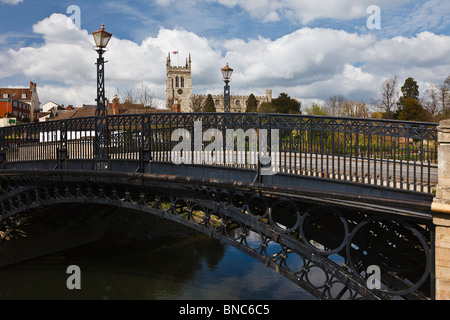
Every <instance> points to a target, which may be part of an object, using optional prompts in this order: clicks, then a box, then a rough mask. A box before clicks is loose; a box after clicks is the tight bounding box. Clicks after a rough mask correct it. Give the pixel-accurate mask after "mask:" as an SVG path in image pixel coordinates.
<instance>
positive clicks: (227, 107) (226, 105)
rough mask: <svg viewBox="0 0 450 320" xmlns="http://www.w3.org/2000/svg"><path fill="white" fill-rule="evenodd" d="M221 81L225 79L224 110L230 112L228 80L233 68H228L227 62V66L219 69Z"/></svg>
mask: <svg viewBox="0 0 450 320" xmlns="http://www.w3.org/2000/svg"><path fill="white" fill-rule="evenodd" d="M221 71H222V76H223V81H225V88H224V95H223V98H224V107H223V111H224V112H230V111H231V110H230V109H231V96H230V81H231V75H232V74H233V69H231V68H230V66H229V65H228V63H227V66H226V67H225V68H222V69H221Z"/></svg>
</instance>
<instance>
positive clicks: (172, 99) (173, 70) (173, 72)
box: [166, 53, 192, 112]
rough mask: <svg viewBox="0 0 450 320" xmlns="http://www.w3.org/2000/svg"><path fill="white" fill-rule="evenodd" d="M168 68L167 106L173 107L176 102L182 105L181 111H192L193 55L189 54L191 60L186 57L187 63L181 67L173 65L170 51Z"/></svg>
mask: <svg viewBox="0 0 450 320" xmlns="http://www.w3.org/2000/svg"><path fill="white" fill-rule="evenodd" d="M176 54H178V53H176ZM166 69H167V80H166V105H167V108H168V109H171V108H172V106H173V105H174V104H178V105H180V106H181V112H190V111H191V97H192V77H191V55H190V54H189V60H188V59H187V58H186V65H185V66H184V67H180V66H172V61H171V57H170V53H169V56H168V57H167V63H166Z"/></svg>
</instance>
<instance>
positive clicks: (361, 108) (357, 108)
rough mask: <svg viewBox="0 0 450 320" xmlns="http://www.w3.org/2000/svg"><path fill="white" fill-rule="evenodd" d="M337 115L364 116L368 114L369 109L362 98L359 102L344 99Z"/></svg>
mask: <svg viewBox="0 0 450 320" xmlns="http://www.w3.org/2000/svg"><path fill="white" fill-rule="evenodd" d="M339 115H340V116H343V117H353V118H366V117H368V115H369V109H368V107H367V105H366V103H365V102H364V101H363V100H361V101H360V102H355V101H353V100H345V101H344V103H343V105H342V107H341V109H340V112H339Z"/></svg>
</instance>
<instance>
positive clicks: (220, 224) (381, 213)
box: [0, 113, 437, 299]
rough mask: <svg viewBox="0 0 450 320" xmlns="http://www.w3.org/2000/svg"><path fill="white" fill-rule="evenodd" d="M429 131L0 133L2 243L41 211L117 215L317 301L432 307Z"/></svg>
mask: <svg viewBox="0 0 450 320" xmlns="http://www.w3.org/2000/svg"><path fill="white" fill-rule="evenodd" d="M199 124H201V126H199ZM436 127H437V125H436V124H433V123H419V122H417V123H416V122H401V121H387V120H379V119H354V118H338V117H314V116H299V115H271V114H264V115H262V114H234V113H233V114H216V113H211V114H199V113H196V114H172V113H167V114H143V115H122V116H100V117H93V118H79V119H71V120H64V121H54V122H45V123H33V124H28V125H22V126H15V127H6V128H0V163H1V164H0V166H1V170H0V210H1V212H0V214H1V215H0V221H1V223H2V226H1V229H0V231H2V233H1V234H3V235H5V234H7V233H10V232H12V231H13V230H14V229H15V228H16V227H17V225H18V224H19V223H20V220H21V218H23V216H24V215H26V214H27V213H29V212H34V211H36V210H37V209H39V208H46V207H51V206H64V205H66V204H77V203H83V204H100V205H103V206H105V207H124V208H128V209H132V210H137V211H140V212H145V213H148V214H152V215H156V216H159V217H161V218H163V219H167V220H171V221H174V222H176V223H179V224H182V225H185V226H188V227H190V228H192V229H194V230H196V231H199V232H202V233H205V234H207V235H209V236H210V237H212V238H215V239H219V240H220V241H221V242H223V243H226V244H229V245H232V246H234V247H236V248H238V249H239V250H241V251H243V252H245V253H246V254H248V255H250V256H252V257H253V258H255V259H257V260H259V261H261V262H262V263H264V264H265V265H266V266H267V267H270V268H273V269H274V270H276V271H277V272H279V273H280V274H281V275H283V276H285V277H287V278H288V279H290V280H292V281H293V282H295V283H297V284H298V285H299V286H300V287H302V288H304V289H305V290H306V291H308V292H309V293H311V294H312V295H313V296H315V297H317V298H318V299H397V298H400V299H433V298H434V291H435V290H434V226H433V221H432V220H433V218H432V213H431V203H432V201H433V198H434V188H435V186H436V183H437V130H436ZM177 130H178V131H177ZM199 130H201V131H199ZM180 132H181V134H180ZM211 133H213V135H214V137H212V135H211ZM242 133H243V134H244V138H242V137H241V135H242ZM261 133H264V134H267V136H265V137H264V135H261ZM99 135H101V137H99ZM190 137H193V138H194V139H192V141H191V140H190V139H189V138H190ZM196 139H197V140H196ZM198 139H200V143H199V142H198V141H199V140H198ZM227 140H228V142H227ZM230 140H231V141H232V143H231V144H230V142H229V141H230ZM262 140H264V141H262ZM267 141H269V143H268V144H267V143H266V144H264V142H267ZM270 142H272V143H270ZM180 145H183V146H184V149H183V150H182V151H181V152H180V153H179V154H177V156H180V155H181V156H182V157H183V159H184V162H183V163H178V164H176V163H174V161H173V160H174V155H175V154H174V152H173V151H174V150H177V146H178V147H179V146H180ZM255 145H256V146H259V149H257V150H256V151H257V152H256V153H255V149H253V147H254V146H255ZM212 146H215V148H212ZM220 146H224V147H225V146H226V147H227V148H223V149H221V148H219V147H220ZM261 146H262V147H263V148H262V147H261ZM263 153H264V155H265V158H264V157H262V156H261V155H262V154H263ZM199 155H200V156H199ZM211 159H213V161H211ZM229 159H233V160H234V161H228V160H229ZM239 159H240V160H239ZM261 159H265V160H264V161H261ZM268 159H269V160H270V161H269V162H268V161H267V160H268ZM267 167H271V170H274V172H272V173H271V174H264V172H267V171H264V170H266V169H267ZM373 272H375V273H373Z"/></svg>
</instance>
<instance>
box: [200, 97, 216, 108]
mask: <svg viewBox="0 0 450 320" xmlns="http://www.w3.org/2000/svg"><path fill="white" fill-rule="evenodd" d="M203 112H216V106H215V104H214V100H213V98H212V96H211V94H208V96H207V97H206V100H205V104H204V105H203Z"/></svg>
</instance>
